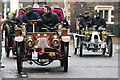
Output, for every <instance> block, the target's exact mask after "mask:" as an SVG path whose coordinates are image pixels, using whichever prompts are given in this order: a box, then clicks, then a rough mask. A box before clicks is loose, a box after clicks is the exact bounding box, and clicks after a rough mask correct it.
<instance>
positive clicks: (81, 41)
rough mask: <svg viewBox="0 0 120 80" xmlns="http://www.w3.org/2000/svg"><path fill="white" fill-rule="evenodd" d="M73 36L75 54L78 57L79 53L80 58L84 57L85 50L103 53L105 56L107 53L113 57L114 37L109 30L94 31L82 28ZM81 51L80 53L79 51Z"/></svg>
mask: <svg viewBox="0 0 120 80" xmlns="http://www.w3.org/2000/svg"><path fill="white" fill-rule="evenodd" d="M79 32H80V33H79V34H78V33H77V32H76V33H75V34H74V35H73V37H74V39H73V40H74V41H73V42H74V43H73V44H74V46H73V47H74V54H75V55H76V54H77V52H79V53H80V54H79V56H80V57H82V56H83V52H84V51H83V49H84V50H88V51H92V52H98V51H101V52H102V54H103V55H105V53H107V54H109V57H111V56H112V54H113V53H112V52H113V49H112V37H113V36H114V35H112V34H111V32H110V31H109V30H107V28H106V29H104V30H101V31H100V30H92V29H91V28H88V27H87V26H86V28H82V29H80V31H79ZM78 50H79V51H78Z"/></svg>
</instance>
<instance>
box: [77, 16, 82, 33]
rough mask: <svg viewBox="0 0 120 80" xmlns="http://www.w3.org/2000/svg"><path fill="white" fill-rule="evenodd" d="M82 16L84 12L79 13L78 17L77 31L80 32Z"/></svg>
mask: <svg viewBox="0 0 120 80" xmlns="http://www.w3.org/2000/svg"><path fill="white" fill-rule="evenodd" d="M81 17H82V14H79V15H78V16H77V19H76V33H80V31H79V30H80V29H81V25H79V24H80V19H81Z"/></svg>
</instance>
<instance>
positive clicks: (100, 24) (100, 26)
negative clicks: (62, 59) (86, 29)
mask: <svg viewBox="0 0 120 80" xmlns="http://www.w3.org/2000/svg"><path fill="white" fill-rule="evenodd" d="M92 25H93V28H92V30H104V29H105V27H106V22H105V20H104V19H103V18H101V16H100V12H96V13H95V18H93V21H92Z"/></svg>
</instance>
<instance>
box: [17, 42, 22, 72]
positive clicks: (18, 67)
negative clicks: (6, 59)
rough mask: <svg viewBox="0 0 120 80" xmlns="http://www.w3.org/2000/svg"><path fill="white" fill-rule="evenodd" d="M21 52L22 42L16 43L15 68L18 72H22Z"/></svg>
mask: <svg viewBox="0 0 120 80" xmlns="http://www.w3.org/2000/svg"><path fill="white" fill-rule="evenodd" d="M22 52H23V47H22V43H17V70H18V73H21V72H22V67H23V66H22Z"/></svg>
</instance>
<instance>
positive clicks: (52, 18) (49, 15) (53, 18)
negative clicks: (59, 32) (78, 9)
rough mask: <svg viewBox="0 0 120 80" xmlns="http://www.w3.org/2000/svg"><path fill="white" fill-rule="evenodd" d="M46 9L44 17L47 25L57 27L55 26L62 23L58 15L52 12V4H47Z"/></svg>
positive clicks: (48, 30) (49, 30)
mask: <svg viewBox="0 0 120 80" xmlns="http://www.w3.org/2000/svg"><path fill="white" fill-rule="evenodd" d="M44 10H45V13H44V14H43V19H44V23H45V25H47V26H49V27H51V28H55V26H56V25H58V24H59V23H60V19H59V18H58V15H57V14H56V13H53V12H52V9H51V7H50V6H45V8H44ZM46 31H47V32H54V31H55V30H51V29H50V28H49V29H47V30H46Z"/></svg>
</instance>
